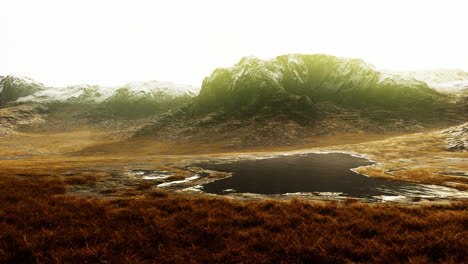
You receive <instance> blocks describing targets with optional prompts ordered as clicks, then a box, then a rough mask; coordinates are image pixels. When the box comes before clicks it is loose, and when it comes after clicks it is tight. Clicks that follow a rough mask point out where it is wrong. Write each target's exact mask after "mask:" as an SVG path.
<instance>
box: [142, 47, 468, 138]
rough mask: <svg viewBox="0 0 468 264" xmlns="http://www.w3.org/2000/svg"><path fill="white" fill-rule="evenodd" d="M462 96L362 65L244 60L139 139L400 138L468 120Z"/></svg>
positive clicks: (331, 60)
mask: <svg viewBox="0 0 468 264" xmlns="http://www.w3.org/2000/svg"><path fill="white" fill-rule="evenodd" d="M462 99H463V98H461V97H458V96H456V95H453V94H449V93H445V92H442V91H437V90H435V89H433V88H431V87H430V86H429V85H428V84H427V83H425V82H423V81H420V80H417V79H415V78H413V77H411V76H401V75H398V74H396V73H390V72H380V71H377V70H376V69H375V67H374V66H373V65H370V64H367V63H366V62H364V61H363V60H360V59H349V58H339V57H335V56H330V55H323V54H315V55H302V54H289V55H282V56H278V57H276V58H273V59H269V60H262V59H259V58H256V57H244V58H242V59H241V60H240V61H239V62H238V63H236V64H235V65H233V66H232V67H229V68H218V69H215V70H214V71H213V73H212V74H211V75H210V76H208V77H206V78H205V79H204V81H203V83H202V88H201V91H200V93H199V94H198V96H196V97H195V98H194V99H193V101H192V103H191V104H189V105H187V106H185V107H182V108H178V109H175V110H173V111H170V112H167V113H164V114H162V115H160V116H159V117H158V118H156V119H155V120H153V121H152V123H151V124H148V125H146V126H145V127H143V128H142V129H140V130H139V131H138V132H137V133H136V135H137V136H152V137H154V138H155V139H157V140H165V141H173V142H193V141H199V142H224V143H226V144H228V145H232V146H257V145H278V144H296V143H301V142H302V143H303V142H306V139H307V138H312V137H317V136H320V135H326V134H328V135H330V134H337V133H395V132H397V133H401V132H414V131H421V130H424V129H426V128H435V127H443V126H449V125H453V124H459V123H462V122H466V115H465V113H466V112H465V109H464V108H463V107H464V106H463V100H462Z"/></svg>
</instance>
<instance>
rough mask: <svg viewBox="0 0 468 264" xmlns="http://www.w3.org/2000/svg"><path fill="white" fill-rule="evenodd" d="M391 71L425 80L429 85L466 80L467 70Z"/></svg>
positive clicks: (467, 76)
mask: <svg viewBox="0 0 468 264" xmlns="http://www.w3.org/2000/svg"><path fill="white" fill-rule="evenodd" d="M391 73H393V74H397V75H401V76H405V77H410V78H414V79H417V80H420V81H423V82H426V83H428V84H429V85H432V84H441V83H450V82H456V81H467V80H468V72H465V71H463V70H460V69H436V70H419V71H393V72H391Z"/></svg>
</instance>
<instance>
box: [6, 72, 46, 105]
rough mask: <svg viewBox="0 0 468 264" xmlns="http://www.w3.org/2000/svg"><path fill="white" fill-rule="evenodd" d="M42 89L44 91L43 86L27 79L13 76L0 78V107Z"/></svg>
mask: <svg viewBox="0 0 468 264" xmlns="http://www.w3.org/2000/svg"><path fill="white" fill-rule="evenodd" d="M43 89H45V87H44V85H43V84H41V83H38V82H36V81H34V80H33V79H31V78H28V77H23V76H14V75H9V76H6V77H0V107H2V106H5V105H6V104H7V103H9V102H12V101H15V100H17V99H19V98H21V97H23V96H28V95H31V94H34V93H35V92H38V91H42V90H43Z"/></svg>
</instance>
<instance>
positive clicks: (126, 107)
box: [0, 76, 198, 118]
mask: <svg viewBox="0 0 468 264" xmlns="http://www.w3.org/2000/svg"><path fill="white" fill-rule="evenodd" d="M197 92H198V89H197V88H196V87H193V86H191V85H183V84H174V83H171V82H160V81H148V82H134V83H128V84H126V85H124V86H122V87H108V86H99V85H88V84H82V85H74V86H68V87H45V86H43V85H42V84H39V83H36V82H34V81H33V80H31V79H29V78H26V77H21V78H18V77H13V76H8V77H6V78H4V79H3V80H2V81H1V82H0V106H6V105H7V104H9V105H17V104H26V103H41V104H44V105H46V106H48V107H49V110H50V111H52V112H53V111H74V112H87V113H88V114H87V115H88V116H89V115H95V116H102V117H107V118H111V117H125V118H135V117H141V116H146V115H153V114H157V113H161V112H165V111H168V110H170V109H174V108H177V107H180V106H181V105H183V104H186V103H189V102H190V101H191V99H192V98H193V97H194V96H195V95H196V93H197Z"/></svg>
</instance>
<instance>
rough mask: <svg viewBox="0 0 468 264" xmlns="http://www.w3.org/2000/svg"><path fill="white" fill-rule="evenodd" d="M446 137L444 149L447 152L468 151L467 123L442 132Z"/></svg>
mask: <svg viewBox="0 0 468 264" xmlns="http://www.w3.org/2000/svg"><path fill="white" fill-rule="evenodd" d="M440 133H442V134H444V135H445V136H447V138H446V139H445V142H444V143H445V145H444V148H445V150H447V151H461V152H465V151H468V123H465V124H462V125H459V126H456V127H451V128H449V129H445V130H442V131H441V132H440Z"/></svg>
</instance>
